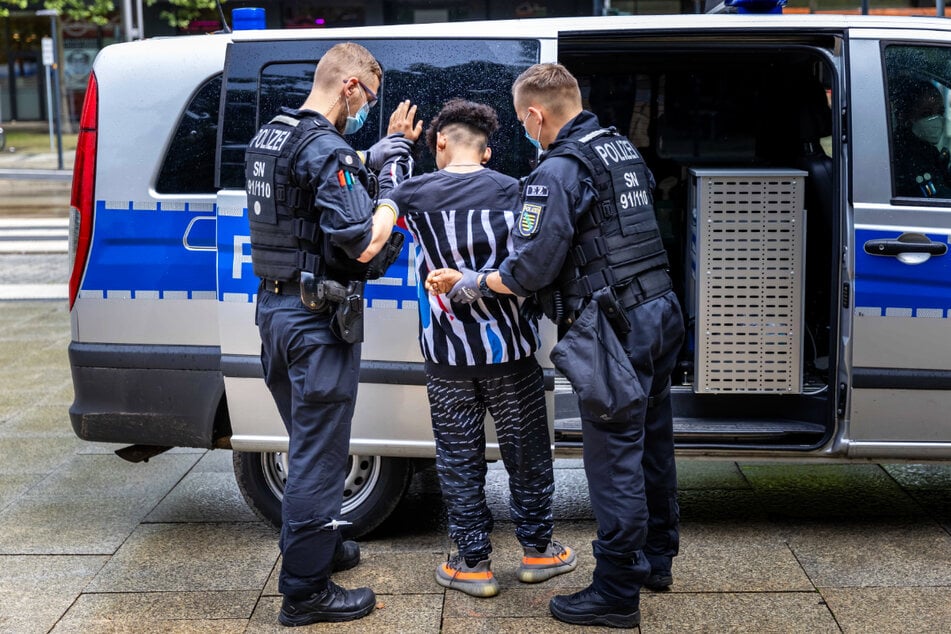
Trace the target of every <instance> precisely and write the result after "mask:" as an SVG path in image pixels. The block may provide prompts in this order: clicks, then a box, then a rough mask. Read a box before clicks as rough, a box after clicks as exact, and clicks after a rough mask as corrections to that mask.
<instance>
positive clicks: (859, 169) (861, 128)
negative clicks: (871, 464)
mask: <svg viewBox="0 0 951 634" xmlns="http://www.w3.org/2000/svg"><path fill="white" fill-rule="evenodd" d="M939 38H940V39H941V40H943V41H938V40H939ZM849 60H850V62H849V65H850V75H851V92H850V94H849V100H848V113H849V114H850V134H849V136H850V138H851V146H852V152H851V170H850V172H851V173H850V178H851V191H852V205H851V212H852V217H851V223H852V224H851V229H852V235H851V241H852V243H851V245H849V246H850V250H849V252H850V254H851V257H850V258H847V262H848V265H850V266H851V267H852V271H851V276H852V285H851V286H852V287H851V288H850V287H849V284H845V285H844V286H843V289H842V302H843V304H844V305H845V306H850V305H851V307H852V319H853V323H852V336H851V346H852V358H851V363H852V367H851V388H852V389H851V395H850V405H849V416H850V419H851V420H850V425H849V430H848V437H849V439H850V443H849V450H848V451H849V455H851V456H856V457H871V458H923V457H924V458H948V457H951V419H949V417H948V412H949V411H951V254H948V242H949V240H951V190H949V189H947V188H946V187H945V183H951V176H949V175H948V173H947V172H948V158H947V157H948V152H947V149H943V148H946V147H947V145H948V143H949V138H948V134H947V131H948V129H949V127H948V125H947V122H948V116H949V110H948V97H949V91H951V70H949V69H951V41H948V39H947V36H946V35H936V34H934V33H930V32H927V31H897V30H875V31H872V30H862V31H852V32H851V33H850V38H849ZM921 92H927V93H931V94H933V95H935V96H936V97H935V99H934V101H936V102H937V103H938V104H939V109H940V110H939V112H937V116H938V119H939V120H940V121H941V122H942V123H943V124H944V126H943V127H944V129H945V133H944V134H943V135H941V136H942V138H940V139H938V143H937V147H936V146H935V144H934V143H933V142H925V141H923V140H922V139H921V138H920V137H919V136H918V134H916V133H915V132H914V131H913V130H912V125H911V124H912V123H913V122H914V121H916V120H917V119H919V118H923V117H924V114H923V113H921V112H917V110H916V109H917V108H918V106H917V105H916V103H917V102H916V100H917V99H918V98H919V97H918V94H919V93H921ZM913 111H915V112H913ZM919 132H920V130H919Z"/></svg>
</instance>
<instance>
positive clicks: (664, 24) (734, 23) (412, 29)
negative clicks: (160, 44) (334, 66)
mask: <svg viewBox="0 0 951 634" xmlns="http://www.w3.org/2000/svg"><path fill="white" fill-rule="evenodd" d="M736 28H753V29H756V28H767V29H782V30H786V29H805V30H809V31H815V30H844V29H847V28H868V29H876V30H879V29H887V30H896V29H897V30H901V29H910V30H920V29H926V30H937V31H951V23H949V22H948V20H946V19H944V18H936V17H905V16H898V17H896V16H863V15H831V14H822V15H805V14H788V15H738V14H717V15H706V14H701V15H696V14H687V15H679V14H675V15H632V16H605V17H599V16H595V17H576V18H533V19H524V20H481V21H473V22H445V23H436V24H432V23H429V24H399V25H392V24H391V25H381V26H362V27H350V28H333V29H268V30H262V31H235V32H234V33H232V34H230V37H232V38H233V39H234V40H235V41H242V40H285V39H294V40H300V39H351V38H352V39H373V38H391V37H394V36H397V37H418V38H433V37H444V38H465V39H471V38H487V37H488V38H505V39H508V38H513V39H524V38H556V37H558V34H559V33H569V32H586V31H590V32H596V31H606V30H610V31H627V30H630V31H666V30H674V31H682V30H706V29H730V30H732V29H736Z"/></svg>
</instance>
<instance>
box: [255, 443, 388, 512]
mask: <svg viewBox="0 0 951 634" xmlns="http://www.w3.org/2000/svg"><path fill="white" fill-rule="evenodd" d="M382 461H383V459H382V458H381V457H380V456H349V457H348V458H347V474H346V478H345V479H344V483H343V507H342V509H341V512H342V514H343V515H346V514H347V513H350V512H351V511H353V510H354V509H356V508H357V507H359V506H360V505H361V504H363V503H364V502H365V501H366V499H367V498H368V497H369V496H370V494H371V493H372V492H373V489H374V488H375V487H376V483H377V481H378V480H379V479H380V467H381V465H382ZM261 462H262V465H261V466H262V467H263V471H264V478H265V481H266V482H267V485H268V488H270V489H271V491H272V492H273V493H274V497H276V498H277V499H279V500H282V499H284V485H285V484H286V483H287V453H286V452H283V451H277V452H265V453H262V454H261Z"/></svg>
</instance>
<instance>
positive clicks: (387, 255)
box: [366, 231, 405, 280]
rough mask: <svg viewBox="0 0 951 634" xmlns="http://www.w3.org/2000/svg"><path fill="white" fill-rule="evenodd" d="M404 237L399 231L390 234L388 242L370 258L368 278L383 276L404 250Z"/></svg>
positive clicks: (373, 278)
mask: <svg viewBox="0 0 951 634" xmlns="http://www.w3.org/2000/svg"><path fill="white" fill-rule="evenodd" d="M404 239H405V236H404V235H403V234H402V233H401V232H399V231H394V232H393V233H391V234H390V238H389V239H388V240H387V241H386V244H384V245H383V248H382V249H380V252H379V253H377V254H376V255H375V256H373V259H372V260H370V263H369V265H368V267H367V273H366V279H368V280H376V279H379V278H381V277H383V275H384V274H385V273H386V270H387V269H388V268H390V267H391V266H392V265H393V263H394V262H396V260H397V258H399V257H400V252H402V251H403V240H404Z"/></svg>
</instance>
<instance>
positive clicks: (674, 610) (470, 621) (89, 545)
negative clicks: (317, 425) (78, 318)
mask: <svg viewBox="0 0 951 634" xmlns="http://www.w3.org/2000/svg"><path fill="white" fill-rule="evenodd" d="M68 341H69V320H68V315H67V313H66V310H65V307H64V306H63V305H62V303H61V302H3V303H0V385H2V386H3V388H2V390H0V632H4V633H6V632H10V633H17V634H20V633H32V632H55V633H61V632H77V633H79V632H81V633H83V634H86V633H90V632H93V633H98V632H103V633H105V632H109V633H120V632H130V633H131V632H135V633H139V632H183V633H185V632H188V633H192V632H214V633H222V632H223V633H230V632H235V633H239V632H240V633H258V632H278V631H286V630H284V629H283V628H281V627H280V626H279V625H278V624H277V620H276V618H277V612H278V609H279V606H280V596H279V595H278V593H277V582H276V570H277V568H276V566H277V564H278V561H279V553H278V549H277V536H276V533H275V532H274V531H273V530H272V529H270V528H269V527H267V526H265V525H263V524H261V523H260V522H258V521H257V520H256V518H255V517H254V515H253V514H252V513H251V512H250V511H249V510H248V508H247V507H246V506H245V504H244V502H243V500H242V499H241V497H240V494H239V492H238V490H237V487H236V485H235V483H234V478H233V476H232V474H231V455H230V453H229V452H226V451H220V450H219V451H211V452H205V451H201V450H191V449H178V450H173V451H172V452H169V453H166V454H163V455H160V456H158V457H155V458H153V459H152V460H151V461H149V462H148V463H147V464H139V465H133V464H129V463H126V462H124V461H122V460H121V459H119V458H118V457H116V456H114V455H113V454H112V451H113V450H114V449H115V448H116V447H114V446H110V445H105V444H93V443H85V442H83V441H80V440H78V439H77V438H76V437H75V436H74V435H73V432H72V429H71V427H70V425H69V420H68V416H67V408H68V407H69V404H70V402H71V399H72V386H71V382H70V376H69V368H68V362H67V358H66V346H67V343H68ZM556 465H557V469H556V473H557V491H556V501H555V513H556V520H557V523H556V535H557V536H558V537H559V538H560V539H562V540H563V541H564V542H566V543H568V544H571V545H573V546H575V547H576V548H577V549H578V551H579V557H580V565H579V567H578V570H576V571H575V572H574V573H571V574H569V575H564V576H561V577H556V578H555V579H552V580H549V581H547V582H545V583H542V584H539V585H537V586H525V585H523V584H520V583H519V582H518V581H517V580H516V579H515V568H516V565H517V561H518V548H517V544H516V541H515V538H514V536H513V531H512V525H511V523H510V522H508V521H507V513H508V511H507V503H506V476H505V472H504V471H503V470H502V469H500V468H498V466H497V465H492V468H491V469H490V471H489V482H488V485H487V495H488V497H489V500H490V504H491V506H492V508H493V512H494V514H495V516H496V518H497V523H496V529H495V532H494V538H495V539H494V541H495V553H494V555H493V569H494V570H495V571H496V574H497V575H498V577H499V580H500V583H501V586H502V592H501V594H500V595H499V596H498V597H496V598H494V599H488V600H484V599H482V600H480V599H474V598H472V597H468V596H465V595H462V594H460V593H457V592H450V591H446V590H445V589H443V588H442V587H440V586H438V585H436V583H435V581H434V580H433V569H434V568H435V566H436V564H437V563H438V562H440V561H442V560H444V559H445V558H446V556H447V554H448V552H449V547H450V544H449V542H448V539H447V538H446V537H445V526H444V522H443V519H442V517H443V508H442V505H441V503H440V501H439V496H438V485H437V484H436V481H435V477H434V475H433V473H431V472H424V473H421V474H419V475H418V476H417V478H416V480H415V481H414V484H413V488H412V490H411V494H410V496H409V497H408V498H407V500H406V501H405V502H404V504H402V505H401V507H400V508H399V509H398V511H397V513H396V514H395V515H394V517H393V518H391V521H389V522H388V523H387V525H386V526H385V528H384V530H383V531H380V532H379V534H378V535H376V536H374V537H373V539H370V540H367V541H365V542H364V543H363V563H361V565H360V566H358V567H357V568H355V569H354V570H350V571H347V572H345V573H342V574H340V575H337V577H336V580H337V581H338V582H339V583H341V584H342V585H345V586H350V587H352V586H356V585H370V586H371V587H373V588H374V590H375V591H376V592H377V594H378V596H379V605H378V609H377V610H376V611H375V612H374V613H373V614H372V615H370V616H369V617H367V618H366V619H363V620H360V621H356V622H352V623H348V624H339V625H327V626H313V627H311V628H309V629H306V628H305V629H304V630H302V631H314V632H321V631H333V632H335V633H337V632H339V633H347V632H355V633H359V634H366V633H367V632H397V633H400V634H417V633H420V634H425V633H437V632H441V633H446V634H449V633H453V634H454V633H465V634H476V633H503V632H504V633H509V632H511V633H522V632H555V633H557V632H580V631H585V632H587V631H592V632H596V631H601V628H577V627H572V626H567V625H563V624H560V623H558V622H557V621H555V620H554V619H552V618H551V617H550V616H549V614H548V610H547V604H548V600H549V598H550V597H551V596H552V595H554V594H556V593H562V592H567V591H573V590H575V589H577V588H580V587H582V586H584V585H586V584H587V582H588V580H589V578H590V575H591V571H592V568H593V558H592V557H591V551H590V547H589V546H588V544H589V542H590V540H591V539H592V537H593V535H594V530H595V523H594V521H593V519H592V513H591V508H590V505H589V504H588V500H587V494H586V486H587V485H586V482H585V477H584V472H583V470H582V469H581V464H580V462H579V461H577V460H562V461H559V462H557V463H556ZM679 468H680V486H681V495H680V500H681V505H682V515H683V536H682V538H683V543H682V549H681V555H680V557H678V558H677V560H676V562H675V566H674V576H675V584H674V586H673V589H672V591H671V592H668V593H663V594H655V593H650V592H646V591H645V593H644V594H643V596H642V602H641V608H642V620H643V625H642V628H641V629H642V631H643V632H644V633H645V634H656V633H661V632H670V633H678V632H756V633H760V632H847V633H853V632H854V633H864V632H915V633H918V632H948V631H951V465H877V464H854V465H839V464H821V465H808V466H802V465H793V464H767V463H752V462H750V463H747V462H741V463H733V462H702V461H688V460H681V461H680V463H679ZM604 631H608V630H604Z"/></svg>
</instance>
